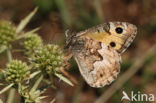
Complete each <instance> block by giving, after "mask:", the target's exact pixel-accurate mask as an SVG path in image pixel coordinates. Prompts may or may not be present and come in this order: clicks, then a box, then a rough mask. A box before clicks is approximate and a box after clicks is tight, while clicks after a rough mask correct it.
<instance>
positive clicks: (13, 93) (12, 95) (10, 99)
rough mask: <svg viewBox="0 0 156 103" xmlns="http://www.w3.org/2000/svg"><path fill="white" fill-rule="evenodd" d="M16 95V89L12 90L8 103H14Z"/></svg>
mask: <svg viewBox="0 0 156 103" xmlns="http://www.w3.org/2000/svg"><path fill="white" fill-rule="evenodd" d="M14 95H15V89H14V88H11V90H10V91H9V96H8V100H7V103H13V99H14Z"/></svg>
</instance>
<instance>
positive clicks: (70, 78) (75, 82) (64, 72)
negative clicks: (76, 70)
mask: <svg viewBox="0 0 156 103" xmlns="http://www.w3.org/2000/svg"><path fill="white" fill-rule="evenodd" d="M61 73H63V74H64V75H65V76H66V77H67V78H68V79H69V80H71V81H72V82H73V83H74V84H78V82H77V80H76V79H75V78H74V77H73V76H71V75H70V74H69V73H68V72H66V71H65V70H64V69H61Z"/></svg>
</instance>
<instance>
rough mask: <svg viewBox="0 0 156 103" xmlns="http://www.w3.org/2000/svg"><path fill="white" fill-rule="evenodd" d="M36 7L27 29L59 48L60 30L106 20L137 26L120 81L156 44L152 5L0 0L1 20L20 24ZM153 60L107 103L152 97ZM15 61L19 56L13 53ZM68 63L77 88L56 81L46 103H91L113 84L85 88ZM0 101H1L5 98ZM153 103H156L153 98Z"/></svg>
mask: <svg viewBox="0 0 156 103" xmlns="http://www.w3.org/2000/svg"><path fill="white" fill-rule="evenodd" d="M36 6H38V7H39V10H38V12H37V14H36V15H35V17H34V18H33V19H32V20H31V22H30V23H29V25H28V26H27V27H26V28H25V30H30V29H33V28H36V27H41V29H40V30H39V31H38V34H39V35H40V36H41V37H42V38H43V40H44V41H45V42H46V43H57V44H60V45H61V46H63V45H64V44H65V38H64V37H65V36H64V31H65V30H66V29H69V28H70V29H73V30H75V31H77V32H78V31H80V30H84V29H87V28H89V27H92V26H95V25H98V24H101V23H104V22H108V21H124V22H130V23H133V24H135V25H137V27H138V34H137V36H136V39H135V40H134V42H133V43H132V45H131V46H130V47H129V48H128V50H127V51H126V52H125V53H124V54H123V56H122V57H123V63H122V66H121V73H120V74H119V77H120V75H122V74H124V73H125V72H126V71H127V70H128V69H129V67H131V66H132V65H133V64H134V62H135V58H140V59H141V57H142V56H144V55H145V54H146V52H147V51H148V50H149V49H150V48H151V47H152V46H153V45H154V44H156V0H0V19H2V20H3V19H5V20H10V21H12V22H14V23H15V24H18V23H19V22H20V20H22V19H23V18H24V17H25V16H26V15H27V14H29V13H30V12H31V11H32V10H33V9H34V8H35V7H36ZM154 52H156V51H154ZM151 55H152V54H151ZM151 55H149V56H148V57H147V58H145V61H144V64H143V65H142V66H141V67H139V70H138V71H137V73H136V74H135V75H133V76H132V77H131V78H130V79H129V80H128V81H127V82H126V83H124V85H122V87H121V88H120V89H119V90H117V92H115V93H114V94H113V96H111V97H110V98H108V100H107V102H106V103H121V97H122V91H123V90H124V91H126V92H127V93H128V94H130V92H131V91H134V92H136V93H138V91H140V92H141V93H146V94H150V93H152V94H154V95H155V96H156V65H155V64H156V58H155V57H154V56H151ZM0 57H1V60H0V67H1V68H3V67H5V65H4V64H5V62H6V58H5V56H4V55H0ZM14 58H22V57H21V56H20V55H18V54H15V55H14ZM138 61H139V59H138ZM140 61H141V60H140ZM70 62H71V68H70V69H69V73H70V74H71V75H72V76H73V77H74V78H75V79H76V80H77V81H78V84H77V85H75V86H74V87H71V86H69V85H67V84H65V83H63V82H57V83H56V84H55V85H56V87H58V88H57V89H56V90H54V89H49V90H48V91H47V92H46V95H48V98H46V99H45V100H44V103H49V102H48V101H49V100H51V99H52V98H56V103H93V102H94V101H96V100H97V99H98V98H99V97H100V96H101V95H102V94H103V93H105V92H106V91H107V89H108V88H110V87H111V85H113V83H112V84H111V85H110V86H105V87H104V88H101V89H94V88H91V87H89V86H88V85H87V84H86V83H85V82H84V80H83V79H82V76H81V75H80V73H79V70H78V67H77V65H76V63H75V61H74V60H71V61H70ZM125 78H126V77H125ZM115 82H116V81H115ZM0 98H1V99H2V100H4V101H5V99H6V98H7V93H6V94H5V95H1V96H0ZM16 98H17V99H15V100H14V103H18V101H19V96H18V95H17V96H16ZM125 103H126V102H125ZM133 103H135V102H133ZM136 103H150V102H136ZM153 103H156V97H155V101H154V102H153Z"/></svg>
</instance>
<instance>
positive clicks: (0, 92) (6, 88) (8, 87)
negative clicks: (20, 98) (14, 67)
mask: <svg viewBox="0 0 156 103" xmlns="http://www.w3.org/2000/svg"><path fill="white" fill-rule="evenodd" d="M13 85H14V83H12V84H10V85H8V86H6V87H5V88H3V89H2V90H1V91H0V94H2V93H4V92H6V91H7V90H8V89H10V88H11V87H12V86H13Z"/></svg>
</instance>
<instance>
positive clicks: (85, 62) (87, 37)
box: [66, 22, 137, 88]
mask: <svg viewBox="0 0 156 103" xmlns="http://www.w3.org/2000/svg"><path fill="white" fill-rule="evenodd" d="M136 31H137V28H136V26H135V25H133V24H130V23H127V22H109V23H104V24H101V25H98V26H96V27H93V28H90V29H87V30H85V31H82V32H79V33H74V32H70V31H69V30H67V32H66V38H67V41H66V43H67V46H66V47H67V48H68V49H69V50H70V51H71V52H72V54H73V56H74V58H75V60H76V62H77V64H78V67H79V70H80V73H81V74H82V76H83V78H84V79H85V80H86V82H87V83H88V84H89V85H90V86H91V87H97V88H99V87H103V86H105V85H108V84H110V83H111V82H112V81H113V80H115V79H116V77H117V75H118V73H119V72H120V64H121V56H120V54H121V53H123V52H124V51H125V50H126V48H127V47H128V46H129V45H130V44H131V42H132V41H133V40H134V38H135V36H136Z"/></svg>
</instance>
